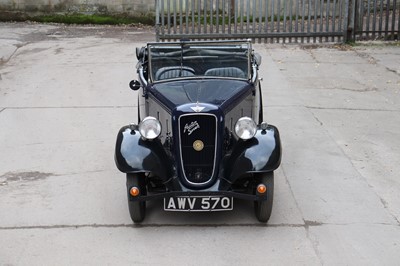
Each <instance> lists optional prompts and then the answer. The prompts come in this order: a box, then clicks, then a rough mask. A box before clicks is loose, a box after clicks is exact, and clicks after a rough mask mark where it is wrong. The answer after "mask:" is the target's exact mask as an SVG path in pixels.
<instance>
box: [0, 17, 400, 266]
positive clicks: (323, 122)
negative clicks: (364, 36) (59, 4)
mask: <svg viewBox="0 0 400 266" xmlns="http://www.w3.org/2000/svg"><path fill="white" fill-rule="evenodd" d="M153 40H154V35H153V34H152V33H151V32H149V31H148V30H146V29H140V28H129V27H64V26H59V25H42V24H32V25H30V24H8V23H3V24H0V265H106V264H109V265H136V264H146V265H398V264H399V261H400V222H399V221H400V176H399V173H400V163H399V162H400V133H399V132H400V93H399V91H400V48H399V46H398V44H397V45H396V44H394V45H393V44H392V45H385V44H373V45H360V46H356V47H346V46H345V47H343V46H319V47H315V46H309V45H306V46H299V45H290V46H283V45H271V44H268V45H264V44H255V49H256V50H257V51H258V52H259V53H260V54H261V55H262V56H263V64H262V67H261V70H260V72H261V76H262V77H263V78H264V81H263V94H264V105H265V114H264V117H265V118H266V120H267V121H268V122H269V123H271V124H274V125H276V126H277V127H278V128H279V129H280V132H281V136H282V143H283V158H282V165H281V167H280V168H279V169H278V170H277V171H276V175H275V202H274V208H273V212H272V217H271V220H270V222H269V223H268V225H260V224H259V223H258V222H257V220H256V219H255V218H254V215H253V206H252V204H251V203H249V202H241V201H238V202H235V209H234V211H232V212H225V213H202V214H191V213H190V214H188V213H185V214H183V213H166V212H164V211H162V203H161V202H152V203H150V204H149V205H148V216H147V218H146V220H145V222H144V223H143V225H142V226H140V227H138V226H132V223H131V220H130V217H129V214H128V208H127V203H126V192H125V177H124V175H123V174H122V173H120V172H119V171H118V170H117V169H116V167H115V165H114V160H113V155H114V144H115V136H116V133H117V131H118V130H119V128H120V127H121V126H122V125H125V124H127V123H130V122H131V121H135V118H136V117H137V116H136V113H135V111H136V108H135V104H136V101H135V99H136V95H135V93H134V92H132V91H131V90H130V89H129V88H128V82H129V81H130V80H131V79H132V78H135V73H134V72H135V71H134V65H135V63H136V61H135V60H136V58H135V50H134V48H135V47H137V46H142V45H144V44H145V43H146V42H147V41H153Z"/></svg>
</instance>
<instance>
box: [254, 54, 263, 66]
mask: <svg viewBox="0 0 400 266" xmlns="http://www.w3.org/2000/svg"><path fill="white" fill-rule="evenodd" d="M254 60H255V61H256V64H257V66H260V65H261V61H262V60H261V55H260V54H259V53H254Z"/></svg>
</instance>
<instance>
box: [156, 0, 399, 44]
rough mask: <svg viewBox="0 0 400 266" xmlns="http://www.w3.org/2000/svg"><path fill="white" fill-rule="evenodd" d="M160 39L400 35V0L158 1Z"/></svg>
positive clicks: (316, 40)
mask: <svg viewBox="0 0 400 266" xmlns="http://www.w3.org/2000/svg"><path fill="white" fill-rule="evenodd" d="M155 3H156V36H157V41H164V40H177V39H182V38H187V39H247V38H252V39H253V40H258V41H259V42H261V41H264V42H281V43H285V42H302V43H303V42H312V43H319V42H327V41H329V42H341V41H351V40H356V39H366V38H368V39H371V38H382V39H383V38H384V39H387V40H395V39H397V40H398V39H399V37H398V36H399V33H400V32H399V24H400V14H399V10H400V0H156V2H155Z"/></svg>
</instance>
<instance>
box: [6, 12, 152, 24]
mask: <svg viewBox="0 0 400 266" xmlns="http://www.w3.org/2000/svg"><path fill="white" fill-rule="evenodd" d="M12 20H13V21H35V22H42V23H64V24H97V25H127V24H144V25H154V24H155V18H154V17H153V16H137V17H133V16H127V15H115V16H113V15H99V14H95V15H85V14H65V15H58V14H51V15H39V16H23V17H10V18H0V21H12Z"/></svg>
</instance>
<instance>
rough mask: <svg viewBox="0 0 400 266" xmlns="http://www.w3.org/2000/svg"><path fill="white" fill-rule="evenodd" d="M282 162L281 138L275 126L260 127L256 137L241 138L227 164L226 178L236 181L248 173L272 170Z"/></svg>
mask: <svg viewBox="0 0 400 266" xmlns="http://www.w3.org/2000/svg"><path fill="white" fill-rule="evenodd" d="M280 163H281V140H280V136H279V131H278V129H277V128H276V127H275V126H272V125H269V126H268V127H267V129H266V130H262V129H258V130H257V133H256V135H255V136H254V138H252V139H250V140H247V141H243V140H239V141H238V142H237V143H236V145H235V147H234V148H233V151H232V154H231V156H230V158H229V159H228V160H227V162H226V164H225V174H224V179H225V180H227V181H228V182H229V183H231V184H232V183H234V182H235V181H236V180H237V179H239V178H240V177H241V176H243V175H244V174H247V173H261V172H270V171H273V170H275V169H276V168H278V167H279V165H280Z"/></svg>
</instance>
